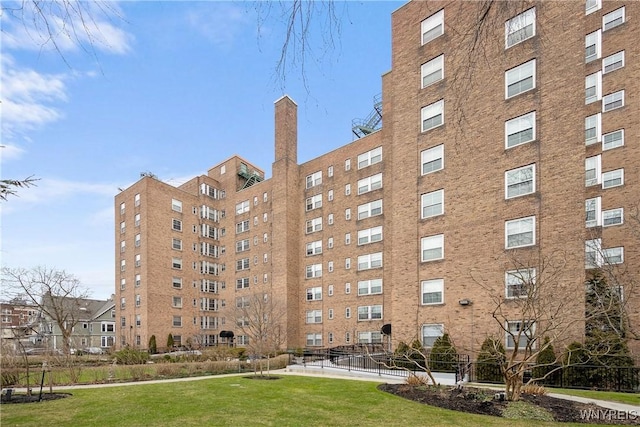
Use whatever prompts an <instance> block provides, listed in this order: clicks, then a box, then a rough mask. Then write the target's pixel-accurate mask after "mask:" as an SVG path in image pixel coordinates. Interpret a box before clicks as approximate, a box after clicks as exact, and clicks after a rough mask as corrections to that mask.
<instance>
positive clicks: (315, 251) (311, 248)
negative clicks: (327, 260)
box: [307, 240, 322, 256]
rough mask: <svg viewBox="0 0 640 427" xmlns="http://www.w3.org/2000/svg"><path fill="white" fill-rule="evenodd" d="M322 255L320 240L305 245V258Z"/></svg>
mask: <svg viewBox="0 0 640 427" xmlns="http://www.w3.org/2000/svg"><path fill="white" fill-rule="evenodd" d="M321 253H322V240H316V241H315V242H309V243H307V256H311V255H319V254H321Z"/></svg>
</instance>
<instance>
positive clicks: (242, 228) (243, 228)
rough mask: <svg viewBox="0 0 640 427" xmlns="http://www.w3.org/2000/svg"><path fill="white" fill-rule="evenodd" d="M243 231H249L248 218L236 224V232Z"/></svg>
mask: <svg viewBox="0 0 640 427" xmlns="http://www.w3.org/2000/svg"><path fill="white" fill-rule="evenodd" d="M245 231H249V220H248V219H247V220H244V221H242V222H239V223H237V224H236V234H240V233H244V232H245Z"/></svg>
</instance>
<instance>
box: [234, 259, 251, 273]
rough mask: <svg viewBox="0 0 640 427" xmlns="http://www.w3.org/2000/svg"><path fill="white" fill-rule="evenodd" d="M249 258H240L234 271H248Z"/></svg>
mask: <svg viewBox="0 0 640 427" xmlns="http://www.w3.org/2000/svg"><path fill="white" fill-rule="evenodd" d="M248 269H249V258H241V259H238V260H236V271H242V270H248Z"/></svg>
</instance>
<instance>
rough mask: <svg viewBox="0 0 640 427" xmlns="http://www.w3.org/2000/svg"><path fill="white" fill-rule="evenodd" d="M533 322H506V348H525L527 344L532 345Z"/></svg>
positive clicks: (533, 335) (533, 334)
mask: <svg viewBox="0 0 640 427" xmlns="http://www.w3.org/2000/svg"><path fill="white" fill-rule="evenodd" d="M535 326H536V324H535V322H522V321H516V322H507V328H506V329H507V332H506V335H507V336H506V348H507V349H513V348H516V344H517V348H519V349H525V348H527V346H530V347H533V345H534V339H535V331H536V328H535Z"/></svg>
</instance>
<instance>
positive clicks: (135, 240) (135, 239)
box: [133, 233, 141, 248]
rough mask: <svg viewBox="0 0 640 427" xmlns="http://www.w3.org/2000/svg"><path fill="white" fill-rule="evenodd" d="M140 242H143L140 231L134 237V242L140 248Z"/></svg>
mask: <svg viewBox="0 0 640 427" xmlns="http://www.w3.org/2000/svg"><path fill="white" fill-rule="evenodd" d="M140 242H141V240H140V233H138V234H136V236H135V237H134V243H133V244H134V245H135V247H136V248H138V247H140Z"/></svg>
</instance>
